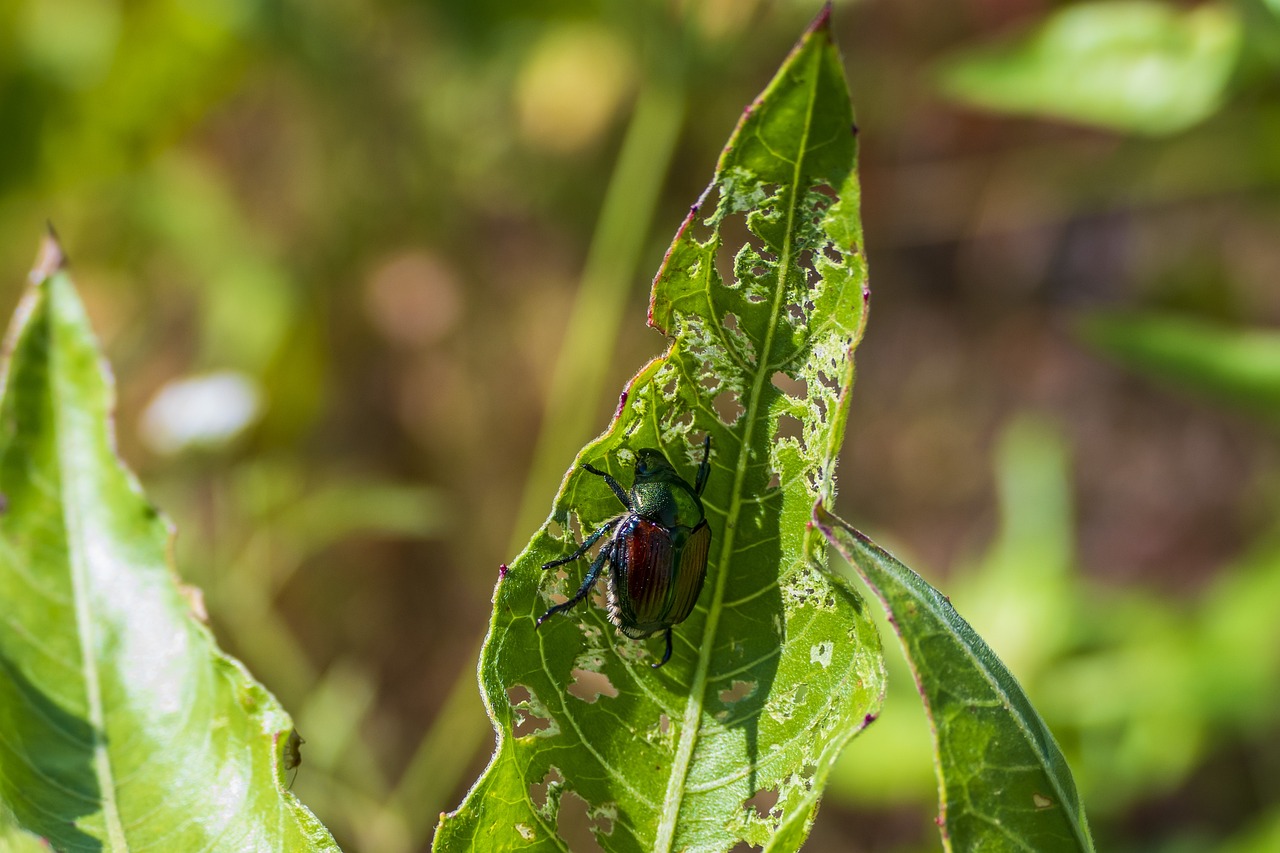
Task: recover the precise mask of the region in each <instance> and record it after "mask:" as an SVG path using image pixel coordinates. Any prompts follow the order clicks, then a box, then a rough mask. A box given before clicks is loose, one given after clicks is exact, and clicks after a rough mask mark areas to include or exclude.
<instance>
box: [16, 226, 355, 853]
mask: <svg viewBox="0 0 1280 853" xmlns="http://www.w3.org/2000/svg"><path fill="white" fill-rule="evenodd" d="M9 348H10V349H9V358H8V363H7V365H6V371H5V377H4V394H3V398H2V399H0V425H2V426H0V493H2V494H3V495H4V506H3V508H4V512H3V513H2V514H0V542H2V543H3V547H0V599H3V601H4V603H5V604H4V609H5V618H4V620H3V622H2V623H0V667H2V668H3V675H4V677H3V678H0V732H2V733H3V734H2V735H0V833H3V836H0V837H2V838H3V839H4V840H5V841H7V842H9V843H11V844H12V845H14V847H15V848H17V849H22V845H31V846H32V849H35V846H34V845H35V844H36V842H37V839H45V840H47V842H48V843H49V844H50V845H51V846H52V847H54V849H58V850H76V849H104V848H105V849H109V850H128V849H134V848H137V847H147V846H156V847H160V846H163V847H168V848H170V849H210V848H217V849H227V850H231V849H244V850H247V849H288V850H336V849H337V846H336V845H335V844H334V843H333V839H332V838H331V837H330V836H329V833H328V832H327V831H326V830H325V828H324V827H323V826H321V825H320V823H319V821H317V820H316V819H315V817H314V816H313V815H312V814H311V812H309V811H308V810H307V809H306V808H305V807H304V806H302V804H301V803H299V802H298V801H297V799H296V798H295V797H294V796H293V795H292V794H291V793H289V791H288V790H287V788H286V781H285V770H286V766H285V765H286V763H287V762H286V752H287V751H288V748H289V737H290V734H291V732H292V730H293V727H292V722H291V721H290V719H289V716H288V715H287V714H286V713H285V712H284V710H283V709H282V708H281V707H280V705H279V703H277V702H276V700H275V698H274V697H273V696H272V695H271V694H270V693H268V692H267V691H266V689H265V688H263V687H262V686H261V685H260V684H258V683H257V682H256V681H254V680H253V678H252V677H251V676H250V675H249V674H248V672H247V671H245V669H244V668H243V667H242V666H241V665H240V663H239V662H238V661H236V660H234V659H232V658H230V657H228V656H227V655H225V654H223V653H222V652H221V651H220V650H219V649H218V648H217V646H216V645H215V644H214V642H213V638H212V636H211V635H210V633H209V631H208V629H207V628H206V627H205V626H204V625H203V624H202V623H201V619H202V613H203V604H202V603H200V599H199V593H198V592H197V591H195V590H193V589H191V588H186V587H183V586H182V585H181V584H179V583H178V581H177V578H176V577H175V576H174V574H173V572H172V569H171V567H170V565H169V561H168V550H169V539H170V535H171V531H170V529H169V527H168V525H167V523H166V522H165V520H164V519H163V518H162V517H161V516H160V514H159V512H158V511H157V510H156V509H155V507H153V506H152V505H151V504H150V503H149V502H148V501H147V500H146V498H145V497H144V496H143V495H142V492H141V490H140V489H139V487H138V484H137V482H136V481H135V480H134V479H133V477H132V476H131V475H130V474H129V472H128V471H126V470H125V468H124V467H123V465H122V464H121V463H120V460H119V459H118V458H117V457H116V454H115V450H114V447H113V436H112V434H111V414H112V407H113V405H114V400H113V394H112V387H111V382H110V379H109V377H108V375H107V374H106V372H105V370H104V368H103V366H102V364H101V360H100V355H99V352H98V349H97V346H96V343H95V341H94V340H93V337H92V334H91V332H90V331H89V326H88V321H87V319H86V317H85V314H84V310H83V308H82V307H81V305H80V302H79V300H78V299H77V297H76V295H75V292H74V290H73V289H72V286H71V282H70V279H69V278H68V277H67V274H66V273H65V272H64V271H63V270H62V256H61V250H60V249H59V248H58V246H57V244H56V242H55V241H54V240H53V239H52V238H50V239H49V240H48V241H47V242H46V245H45V250H44V253H43V257H42V260H41V262H40V263H39V264H38V265H37V268H36V270H35V271H34V272H33V274H32V285H31V288H30V290H29V291H28V293H27V295H26V297H25V298H24V301H23V304H22V306H21V307H20V308H19V310H18V313H17V318H16V320H15V323H14V326H13V328H12V330H11V331H10V337H9Z"/></svg>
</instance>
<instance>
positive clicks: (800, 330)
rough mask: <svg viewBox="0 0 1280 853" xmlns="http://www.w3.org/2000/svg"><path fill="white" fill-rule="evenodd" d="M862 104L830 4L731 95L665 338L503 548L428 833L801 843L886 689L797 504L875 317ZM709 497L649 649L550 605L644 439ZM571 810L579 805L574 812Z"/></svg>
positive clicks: (818, 487) (473, 841) (627, 843)
mask: <svg viewBox="0 0 1280 853" xmlns="http://www.w3.org/2000/svg"><path fill="white" fill-rule="evenodd" d="M855 154H856V140H855V129H854V127H853V114H852V108H851V106H850V103H849V95H848V90H847V88H846V86H845V82H844V76H843V72H842V68H841V65H840V60H839V56H838V54H837V52H836V49H835V46H834V44H833V43H832V40H831V34H830V30H829V26H828V19H827V16H826V14H825V13H824V14H823V15H822V16H820V18H819V19H818V21H817V22H815V24H814V25H813V27H811V28H810V30H809V31H808V32H807V33H806V34H805V35H804V37H803V38H802V39H801V41H800V42H799V44H798V45H797V46H796V48H795V50H794V51H793V52H792V54H791V55H790V57H789V58H788V59H787V60H786V62H785V63H784V65H783V67H782V68H781V70H780V71H779V72H778V74H777V76H776V77H775V78H774V80H773V82H772V83H771V84H770V85H769V87H768V88H767V89H766V90H765V92H764V93H763V94H762V95H761V96H760V98H759V99H758V100H757V101H756V102H755V103H754V104H752V106H751V107H750V108H749V109H748V110H747V112H746V114H745V115H744V116H743V118H742V121H741V122H740V124H739V126H738V128H737V130H736V131H735V132H734V134H733V136H732V138H731V139H730V141H729V143H728V146H727V147H726V148H725V151H724V154H723V155H722V157H721V160H720V163H719V166H718V168H717V170H716V175H715V179H714V181H713V183H712V184H711V186H710V187H709V189H708V191H707V193H706V194H705V195H704V196H703V199H702V200H701V201H700V202H699V203H698V204H697V205H695V206H694V209H693V210H692V211H691V212H690V214H689V216H688V218H687V219H686V220H685V222H684V224H683V225H682V226H681V228H680V230H679V232H678V233H677V234H676V238H675V242H674V243H673V244H672V246H671V248H670V250H669V252H668V254H667V258H666V260H665V261H664V263H663V266H662V268H661V270H660V271H659V273H658V276H657V278H656V280H655V281H654V287H653V297H652V303H651V306H650V323H651V324H652V325H653V326H654V327H656V328H658V329H660V330H661V331H663V332H665V333H666V334H667V335H668V336H669V337H670V346H669V348H668V350H667V351H666V353H665V354H664V355H663V356H661V357H660V358H657V359H655V360H654V361H652V362H650V363H649V364H647V365H646V366H645V367H643V368H642V369H641V370H640V372H639V373H638V374H637V375H636V376H635V378H634V379H632V380H631V383H630V384H629V385H628V387H627V389H626V391H625V392H624V394H623V396H622V400H621V402H620V404H619V406H618V410H617V413H616V414H615V416H614V419H613V421H612V423H611V424H610V426H609V429H608V430H607V431H606V432H605V433H604V434H603V435H602V436H601V437H600V438H598V439H596V440H595V441H593V442H592V443H591V444H589V445H588V446H587V447H586V448H585V449H584V450H583V451H582V453H581V454H580V455H579V457H578V463H579V464H578V465H575V466H574V468H573V469H572V470H571V471H570V473H569V474H568V475H567V476H566V478H565V481H564V483H563V485H562V487H561V490H560V494H559V495H558V496H557V499H556V502H555V507H554V511H553V513H552V515H551V518H550V519H549V520H548V523H547V525H546V526H545V527H544V528H543V529H541V530H540V531H538V533H537V534H536V535H535V536H534V538H533V541H532V542H531V543H530V544H529V546H528V547H527V548H526V549H525V551H524V552H523V553H522V554H520V556H519V557H518V558H517V559H516V560H515V561H514V562H513V563H512V565H511V567H510V569H509V570H508V571H504V572H503V577H502V578H501V579H500V580H499V583H498V587H497V590H496V593H495V596H494V611H493V621H492V624H491V627H490V631H489V636H488V639H487V641H486V643H485V647H484V651H483V654H482V660H481V665H480V677H481V685H482V689H483V692H484V697H485V701H486V703H487V705H488V708H489V712H490V714H491V716H492V717H493V720H494V723H495V728H496V729H497V733H498V744H497V748H496V750H495V753H494V757H493V759H492V762H491V763H490V765H489V767H488V768H487V769H486V771H485V773H484V775H483V776H482V777H481V778H480V779H479V781H478V782H477V783H476V785H475V786H474V788H473V789H472V790H471V792H470V794H469V795H468V796H467V799H466V801H465V802H464V803H463V804H462V806H461V807H460V808H459V809H458V810H457V811H456V812H454V813H453V814H452V815H449V816H446V817H445V818H443V819H442V821H441V824H440V827H439V829H438V832H437V835H436V841H435V844H436V849H438V850H468V849H469V850H485V851H490V850H505V849H512V848H517V847H521V848H523V847H529V846H535V847H537V848H538V849H544V848H546V849H553V848H557V847H558V848H561V849H565V848H569V847H573V848H574V849H579V846H580V843H581V840H582V839H583V838H584V837H585V838H586V839H588V840H589V839H590V837H591V836H589V835H586V833H587V832H588V829H589V830H590V831H591V832H593V833H594V837H595V838H596V839H597V840H598V842H599V844H601V845H602V846H603V847H604V848H606V849H608V850H620V851H670V850H729V849H730V848H732V847H734V845H735V844H738V843H739V842H747V843H749V844H753V845H761V846H763V847H764V848H766V849H769V850H795V849H797V848H798V847H799V846H800V844H801V843H802V842H803V840H804V838H805V836H806V835H807V833H808V830H809V826H810V824H811V822H812V819H813V815H814V813H815V810H816V808H817V803H818V800H819V798H820V797H821V795H822V791H823V787H824V784H825V781H826V777H827V773H828V771H829V769H830V767H831V764H832V762H833V761H834V760H835V757H836V756H837V754H838V753H839V752H840V750H841V748H842V747H843V746H844V745H845V744H846V743H847V742H848V741H849V739H850V738H852V737H853V736H854V734H856V733H857V732H858V731H859V730H861V729H862V728H863V727H864V726H865V725H866V723H867V721H868V720H869V719H871V718H872V717H873V716H874V714H875V713H876V711H877V710H878V708H879V704H880V701H881V698H882V688H883V678H884V675H883V668H882V666H883V661H882V658H881V652H880V645H879V639H878V637H877V635H876V633H875V629H874V626H873V623H872V622H871V621H870V619H869V617H868V614H867V612H866V608H865V605H864V603H863V602H862V600H861V599H860V598H859V597H858V595H857V594H856V592H854V591H853V590H852V589H851V588H850V587H849V586H847V585H846V584H845V583H844V582H843V581H841V580H840V579H839V578H837V577H834V576H832V575H829V574H827V573H826V572H825V571H824V569H825V567H826V554H827V547H826V542H825V540H824V539H823V538H822V535H821V534H820V533H818V532H817V531H815V530H813V529H812V528H811V527H810V526H809V519H810V512H811V509H812V507H813V505H814V503H815V502H816V501H819V500H822V501H829V500H830V499H831V498H832V496H833V492H834V482H833V469H834V466H835V457H836V452H837V450H838V448H839V447H840V444H841V438H842V435H843V432H844V424H845V420H846V412H847V405H848V401H847V395H848V392H849V389H850V386H851V384H852V381H853V360H852V352H853V347H854V345H855V343H856V342H857V340H858V338H859V336H860V334H861V332H862V328H863V324H864V321H865V304H866V296H867V290H866V269H865V266H864V263H863V260H862V257H861V255H860V254H859V249H860V245H861V239H862V233H861V224H860V221H859V218H858V200H859V194H858V183H857V176H856V174H855V172H854V158H855ZM704 435H710V437H711V448H712V450H711V470H710V476H709V479H708V480H707V485H706V491H705V493H704V494H703V502H704V505H705V508H706V517H707V520H708V521H709V523H710V527H711V532H712V541H711V550H710V559H709V561H708V565H707V574H706V583H705V586H704V587H703V589H702V592H701V595H700V597H699V599H698V602H697V606H696V607H695V609H694V610H693V613H692V614H691V615H690V616H689V618H688V619H687V620H686V621H684V622H681V623H680V624H677V625H676V626H675V632H674V633H675V651H674V654H673V656H672V658H671V661H670V663H668V664H666V665H665V666H664V667H662V668H660V669H652V668H651V664H652V663H653V662H656V661H657V660H659V659H660V656H661V655H662V652H663V647H664V643H663V639H662V635H661V632H659V633H658V634H656V635H655V636H654V637H653V638H651V639H648V640H641V641H638V642H637V641H634V640H629V639H626V638H625V637H623V636H621V635H620V634H619V633H618V631H617V630H616V629H615V628H614V627H613V625H611V624H610V623H609V621H608V620H607V618H606V611H605V608H604V607H602V606H600V602H599V598H600V595H599V594H598V593H597V594H596V595H594V596H591V597H590V598H588V600H587V601H586V602H583V603H582V604H579V605H578V606H577V607H576V608H574V609H572V610H570V611H568V613H567V614H564V615H559V614H557V615H555V616H553V617H552V618H551V619H549V620H548V621H546V622H545V623H544V624H543V625H542V627H541V629H537V628H536V627H535V621H536V620H537V619H538V617H539V616H541V615H542V614H543V613H544V612H545V611H546V610H547V609H548V608H549V607H550V606H551V605H552V604H554V603H556V602H563V601H565V597H566V596H567V595H569V594H571V593H573V592H574V590H576V589H577V586H578V584H579V583H580V582H581V579H582V577H583V572H584V571H585V569H586V563H587V560H580V561H576V562H574V563H570V564H569V565H567V566H564V567H561V570H560V571H559V572H544V571H543V570H542V568H540V567H541V566H542V565H543V564H544V563H546V562H548V561H551V560H553V559H557V558H561V557H564V556H567V555H569V554H570V553H572V552H573V551H574V549H575V546H576V544H577V542H578V541H579V540H580V538H581V537H582V536H584V535H586V534H589V533H590V532H591V531H594V530H596V529H598V528H599V527H600V525H601V524H603V523H604V522H606V521H608V520H609V519H611V518H614V517H617V516H618V515H619V513H620V512H621V505H620V503H619V500H618V498H617V497H615V496H614V494H613V493H612V492H611V491H610V489H609V487H608V486H607V484H606V483H605V482H604V481H603V480H602V479H601V478H600V477H598V476H595V475H593V474H592V473H591V472H588V471H585V470H584V469H583V468H582V467H581V464H583V463H585V464H591V465H593V466H596V467H598V468H600V469H602V470H605V471H608V472H609V473H611V474H612V476H614V477H615V478H617V479H618V481H619V482H620V483H621V484H622V487H623V488H626V487H627V485H628V484H629V483H630V482H631V473H630V468H631V465H630V462H631V460H633V459H634V457H635V452H636V451H638V450H640V449H643V448H659V449H661V450H662V452H663V453H664V454H665V455H666V456H667V458H668V459H670V460H671V462H672V464H673V465H674V466H675V467H676V469H677V470H678V471H679V473H680V474H681V476H682V477H683V478H684V479H685V480H686V481H688V482H690V483H693V482H694V480H695V472H696V470H697V466H698V463H699V462H700V461H701V458H702V448H701V441H702V437H703V436H704ZM575 820H576V821H577V823H576V824H575Z"/></svg>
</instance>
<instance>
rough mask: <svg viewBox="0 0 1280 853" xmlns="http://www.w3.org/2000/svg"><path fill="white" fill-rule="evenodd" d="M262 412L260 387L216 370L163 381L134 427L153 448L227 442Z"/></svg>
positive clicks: (180, 448) (163, 449)
mask: <svg viewBox="0 0 1280 853" xmlns="http://www.w3.org/2000/svg"><path fill="white" fill-rule="evenodd" d="M261 413H262V392H261V391H260V390H259V388H258V384H257V383H256V382H255V381H254V380H253V379H252V378H251V377H249V376H247V375H245V374H243V373H238V372H236V371H230V370H227V371H219V372H216V373H206V374H203V375H199V376H188V377H186V378H183V379H175V380H174V381H172V382H169V383H167V384H166V385H165V386H164V387H162V388H161V389H160V390H159V391H157V392H156V395H155V396H154V397H152V398H151V402H150V403H148V404H147V408H146V410H145V411H144V412H143V413H142V422H141V424H140V426H139V432H140V433H141V435H142V440H143V442H144V443H146V445H147V446H148V447H150V448H151V449H152V450H154V451H156V452H157V453H163V454H175V453H180V452H182V451H184V450H189V449H192V448H195V447H202V448H210V447H218V446H221V445H224V444H226V443H227V442H229V441H231V440H232V439H234V438H235V437H236V436H237V435H239V434H240V433H241V432H243V431H244V430H245V429H246V428H247V427H249V426H250V425H251V424H253V422H254V421H256V420H257V419H258V417H259V415H261Z"/></svg>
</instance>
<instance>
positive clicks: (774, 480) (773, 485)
mask: <svg viewBox="0 0 1280 853" xmlns="http://www.w3.org/2000/svg"><path fill="white" fill-rule="evenodd" d="M765 488H766V489H781V488H782V478H781V477H779V476H778V472H777V471H772V472H771V473H770V476H769V483H768V485H766V486H765Z"/></svg>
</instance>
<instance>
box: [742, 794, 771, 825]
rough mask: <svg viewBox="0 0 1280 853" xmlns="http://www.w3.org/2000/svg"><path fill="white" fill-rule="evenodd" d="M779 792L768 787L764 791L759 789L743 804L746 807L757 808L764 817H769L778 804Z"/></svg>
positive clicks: (757, 812)
mask: <svg viewBox="0 0 1280 853" xmlns="http://www.w3.org/2000/svg"><path fill="white" fill-rule="evenodd" d="M779 796H780V795H779V793H778V792H777V791H772V790H770V789H768V788H766V789H764V790H763V791H757V792H756V793H755V795H754V796H752V797H750V798H748V799H747V801H746V802H744V803H743V804H742V805H743V807H744V808H748V809H755V812H756V814H757V815H759V816H760V817H762V818H768V817H769V815H770V813H771V812H773V810H774V808H775V807H776V806H777V805H778V799H779Z"/></svg>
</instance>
